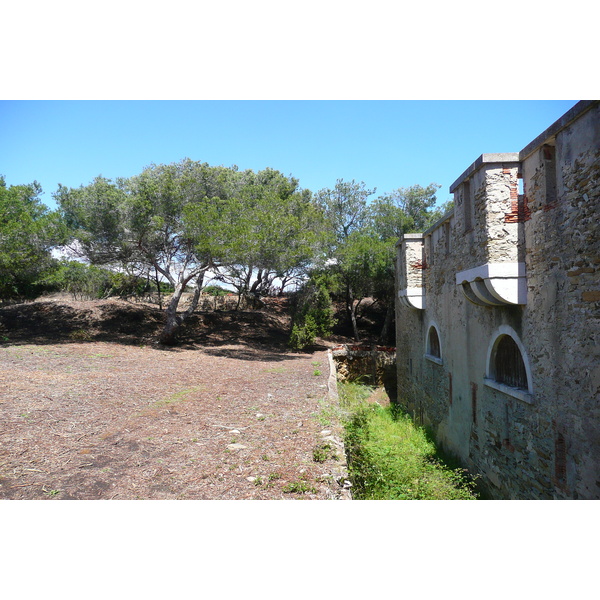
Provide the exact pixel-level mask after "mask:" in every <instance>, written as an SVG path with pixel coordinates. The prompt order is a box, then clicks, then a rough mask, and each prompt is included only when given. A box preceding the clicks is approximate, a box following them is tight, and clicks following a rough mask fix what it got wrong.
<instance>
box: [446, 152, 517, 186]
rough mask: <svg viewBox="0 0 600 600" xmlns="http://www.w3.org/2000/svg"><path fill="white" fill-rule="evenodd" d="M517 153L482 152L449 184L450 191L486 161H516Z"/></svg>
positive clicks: (500, 162)
mask: <svg viewBox="0 0 600 600" xmlns="http://www.w3.org/2000/svg"><path fill="white" fill-rule="evenodd" d="M518 162H519V153H518V152H504V153H499V154H482V155H481V156H480V157H479V158H478V159H477V160H476V161H475V162H474V163H473V164H472V165H470V166H469V167H468V168H467V169H466V170H465V171H464V172H463V174H462V175H461V176H460V177H459V178H458V179H457V180H456V181H455V182H454V183H453V184H452V185H451V186H450V193H451V194H452V193H454V190H456V188H457V187H458V186H459V185H460V184H461V183H462V182H463V181H464V180H465V179H469V177H471V175H473V173H475V171H479V169H480V168H481V167H482V165H484V164H486V163H498V164H502V163H518Z"/></svg>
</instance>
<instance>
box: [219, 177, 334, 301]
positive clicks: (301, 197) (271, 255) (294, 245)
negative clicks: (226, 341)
mask: <svg viewBox="0 0 600 600" xmlns="http://www.w3.org/2000/svg"><path fill="white" fill-rule="evenodd" d="M230 208H231V210H230V213H231V215H232V218H233V223H232V227H233V228H234V229H232V231H234V232H235V235H234V236H233V239H232V240H230V242H229V243H228V244H227V245H226V252H225V253H224V254H223V255H222V256H221V257H220V266H219V275H218V276H217V279H220V280H221V281H224V282H227V283H229V284H230V285H232V286H233V287H234V288H235V289H236V290H237V292H238V295H239V298H240V299H242V298H249V299H251V300H253V301H255V300H256V299H258V298H259V297H260V296H262V295H265V294H267V293H269V292H270V291H272V288H273V285H274V282H275V280H276V279H278V280H279V285H280V293H282V292H283V290H284V289H285V287H286V286H287V285H289V284H290V283H291V282H294V281H298V280H299V279H300V278H301V277H303V276H304V275H305V274H306V272H307V270H308V268H309V267H310V266H311V265H312V264H313V262H314V260H315V258H316V255H317V252H318V249H319V247H320V240H321V234H322V232H323V227H322V214H321V212H320V210H319V209H318V208H317V206H316V205H315V203H314V202H313V200H312V194H311V193H310V192H309V191H308V190H302V189H300V187H299V183H298V180H297V179H294V178H292V177H287V176H285V175H283V174H282V173H280V172H279V171H276V170H274V169H265V170H263V171H259V172H258V173H254V172H252V171H244V172H243V173H240V174H239V179H238V183H237V191H236V196H235V198H233V199H231V200H230Z"/></svg>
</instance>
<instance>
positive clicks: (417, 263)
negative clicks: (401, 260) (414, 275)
mask: <svg viewBox="0 0 600 600" xmlns="http://www.w3.org/2000/svg"><path fill="white" fill-rule="evenodd" d="M409 266H410V268H411V269H425V268H426V266H425V263H424V262H423V261H422V260H417V261H415V262H413V263H410V265H409Z"/></svg>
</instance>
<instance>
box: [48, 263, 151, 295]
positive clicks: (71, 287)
mask: <svg viewBox="0 0 600 600" xmlns="http://www.w3.org/2000/svg"><path fill="white" fill-rule="evenodd" d="M43 284H44V286H45V288H46V289H47V290H49V291H61V292H67V293H69V294H72V295H73V297H74V298H75V299H77V298H79V299H84V298H88V299H91V300H95V299H97V298H107V297H108V296H119V297H121V298H122V297H126V296H138V297H139V296H141V295H143V294H144V293H147V292H148V291H149V290H150V289H154V286H153V285H152V284H151V283H150V282H148V280H147V279H145V278H143V277H136V276H134V275H128V274H126V273H118V272H116V271H110V270H109V269H103V268H101V267H97V266H94V265H87V264H84V263H81V262H78V261H74V260H63V261H61V262H60V263H59V265H58V267H57V268H56V269H55V270H54V271H53V272H52V274H51V275H49V276H47V277H46V279H44V281H43ZM161 287H162V286H161Z"/></svg>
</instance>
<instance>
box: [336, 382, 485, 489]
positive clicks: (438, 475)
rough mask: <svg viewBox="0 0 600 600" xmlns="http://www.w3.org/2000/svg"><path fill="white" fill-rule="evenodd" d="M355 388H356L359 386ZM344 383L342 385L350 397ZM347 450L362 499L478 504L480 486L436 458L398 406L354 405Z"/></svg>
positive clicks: (423, 435)
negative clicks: (468, 501) (465, 501)
mask: <svg viewBox="0 0 600 600" xmlns="http://www.w3.org/2000/svg"><path fill="white" fill-rule="evenodd" d="M354 386H356V384H354ZM344 387H345V386H344V384H342V385H340V391H341V396H342V397H344V396H345V390H344ZM345 429H346V432H345V446H346V452H347V456H348V467H349V475H350V478H351V480H352V484H353V488H352V489H353V495H354V497H355V498H357V499H361V500H474V499H476V497H477V496H476V494H475V492H474V488H475V483H474V481H473V480H472V479H471V478H470V477H469V476H468V475H467V474H466V472H465V471H464V470H462V469H451V468H449V467H447V466H446V465H445V464H443V463H442V462H441V461H440V460H438V459H437V458H436V448H435V445H434V444H433V443H432V442H431V440H430V439H429V438H428V436H427V434H426V432H425V430H424V429H423V428H420V427H416V426H415V425H414V423H413V422H412V420H411V418H410V416H409V415H408V414H406V413H404V412H402V411H401V410H399V408H398V407H397V406H396V405H390V406H388V407H385V408H383V407H381V406H380V405H379V404H367V403H365V402H364V401H362V402H360V401H358V402H357V403H355V404H354V408H353V410H352V412H351V413H350V416H349V419H348V421H347V423H346V428H345Z"/></svg>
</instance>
